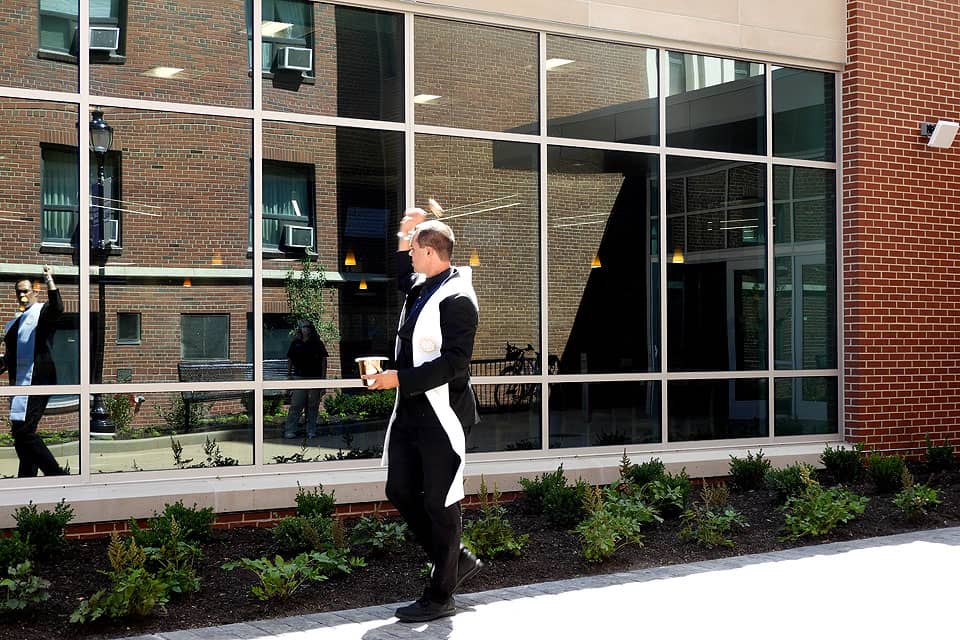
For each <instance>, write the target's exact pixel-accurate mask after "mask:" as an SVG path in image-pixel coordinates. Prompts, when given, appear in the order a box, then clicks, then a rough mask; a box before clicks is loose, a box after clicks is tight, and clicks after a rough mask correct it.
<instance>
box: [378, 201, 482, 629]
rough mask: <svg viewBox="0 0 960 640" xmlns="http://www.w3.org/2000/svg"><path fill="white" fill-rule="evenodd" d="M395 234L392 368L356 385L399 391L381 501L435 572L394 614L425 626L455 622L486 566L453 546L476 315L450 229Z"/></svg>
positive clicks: (416, 228) (407, 226)
mask: <svg viewBox="0 0 960 640" xmlns="http://www.w3.org/2000/svg"><path fill="white" fill-rule="evenodd" d="M397 235H398V236H399V237H400V242H399V245H398V247H397V284H398V286H399V288H400V291H401V292H402V293H403V294H404V296H405V302H404V305H403V310H402V311H401V315H400V323H399V328H398V329H397V340H396V352H395V357H394V360H395V362H396V367H397V368H396V369H392V370H387V371H384V372H382V373H377V374H370V375H364V376H362V378H363V379H364V380H367V381H368V382H369V383H370V385H369V387H368V388H369V389H394V388H396V389H397V400H396V404H395V405H394V409H393V415H392V416H391V418H390V423H389V424H388V426H387V434H386V439H385V442H384V446H383V451H384V456H383V462H384V464H387V485H386V494H387V498H388V499H389V500H390V502H392V503H393V505H394V506H395V507H396V508H397V511H399V512H400V515H401V516H403V519H404V520H405V521H406V522H407V524H408V525H409V526H410V529H411V530H412V531H413V533H414V535H415V536H416V538H417V541H418V542H419V543H420V545H421V546H422V547H423V549H424V551H426V553H427V556H428V557H429V559H430V561H431V562H432V564H433V570H432V572H431V574H430V582H429V586H427V588H426V589H425V590H424V592H423V595H422V596H421V597H420V599H418V600H417V601H416V602H414V603H413V604H410V605H407V606H405V607H400V608H399V609H397V612H396V615H397V618H399V619H400V620H401V621H402V622H426V621H429V620H435V619H437V618H441V617H444V616H451V615H453V614H454V613H456V606H455V605H454V601H453V594H454V592H456V591H457V589H458V588H459V587H460V585H461V584H462V583H463V582H464V581H465V580H467V579H468V578H470V577H471V576H473V575H474V574H476V573H477V572H478V571H479V570H480V569H481V567H482V566H483V564H482V563H481V562H480V561H479V560H478V559H477V558H476V557H475V556H474V555H473V554H472V553H470V551H468V550H467V549H466V548H465V547H463V545H461V544H460V536H461V533H462V522H461V513H460V501H461V500H462V499H463V497H464V491H463V470H464V461H465V460H466V443H465V437H464V429H465V428H467V427H469V426H471V425H473V424H476V423H477V422H479V416H478V415H477V403H476V398H475V396H474V394H473V389H472V388H471V387H470V359H471V357H472V355H473V340H474V336H475V335H476V332H477V324H478V321H479V307H478V305H477V296H476V294H475V293H474V291H473V284H472V283H471V272H470V269H469V268H468V267H452V266H451V264H450V259H451V256H452V253H453V247H454V243H455V239H454V235H453V231H452V230H451V229H450V227H448V226H447V225H446V224H444V223H442V222H440V221H439V220H429V221H428V220H426V213H425V212H424V211H423V210H422V209H419V208H414V209H407V210H406V211H405V212H404V217H403V220H401V223H400V232H399V233H398V234H397Z"/></svg>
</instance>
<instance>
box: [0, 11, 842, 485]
mask: <svg viewBox="0 0 960 640" xmlns="http://www.w3.org/2000/svg"><path fill="white" fill-rule="evenodd" d="M80 2H86V3H87V5H86V8H87V9H88V11H83V12H81V11H80V9H81V5H80ZM8 5H9V6H8ZM208 9H209V8H208ZM81 13H83V14H84V16H81ZM84 30H86V35H85V36H84V37H83V38H81V37H80V36H81V35H82V34H83V32H84ZM0 38H2V40H3V42H4V43H5V44H8V43H9V44H10V45H11V46H8V47H4V48H3V54H2V55H3V56H4V61H5V62H7V63H8V64H6V65H3V68H5V69H8V70H9V72H8V73H6V75H5V74H4V72H2V71H0V115H2V116H3V118H4V122H6V123H8V127H7V132H8V135H7V144H6V145H5V148H4V151H3V153H2V154H0V218H2V219H3V220H4V221H5V222H6V224H5V225H2V226H0V235H3V236H5V237H4V246H5V247H6V248H7V251H6V252H5V254H4V258H3V260H2V264H0V273H2V278H0V279H2V280H3V283H2V284H3V285H4V286H5V287H6V290H7V292H8V298H7V300H8V307H7V312H6V313H5V314H4V332H5V334H6V338H7V339H6V340H5V347H4V354H5V364H6V365H7V368H8V370H10V371H12V373H11V374H5V375H4V376H3V377H2V382H0V396H3V400H4V402H3V412H4V417H5V418H7V420H6V421H4V422H2V426H0V436H3V438H2V445H0V474H2V475H3V476H4V477H7V478H10V479H13V478H15V477H17V476H20V477H33V476H34V475H35V474H36V473H38V472H39V473H43V474H48V473H47V472H48V471H49V472H50V473H53V472H55V471H56V472H64V471H65V472H67V473H70V474H73V475H81V476H84V477H87V478H88V477H90V476H91V475H92V474H97V475H98V476H103V477H127V478H129V477H130V476H129V475H127V474H129V473H132V472H144V473H146V474H148V475H149V474H151V473H154V474H157V473H159V474H160V475H161V476H162V475H163V474H168V475H169V474H181V475H182V474H185V473H189V474H199V475H204V474H208V475H213V474H217V475H223V474H227V475H230V474H233V475H239V474H250V473H258V472H263V473H267V472H270V473H275V472H276V469H277V467H275V466H273V465H277V464H291V463H302V464H308V465H313V466H312V467H310V466H308V467H306V468H327V467H329V468H333V469H336V468H341V467H357V466H371V465H375V464H377V462H376V459H377V458H379V456H380V454H381V450H380V447H381V445H382V439H383V433H384V431H385V429H386V424H387V420H388V418H389V415H390V412H391V410H392V407H393V403H394V394H393V393H392V392H380V393H370V392H367V391H366V390H365V389H364V388H362V386H361V384H360V382H359V380H358V379H357V371H356V364H355V362H354V360H355V359H356V358H357V357H360V356H371V355H373V356H382V357H383V358H384V359H385V361H386V362H385V364H386V366H391V364H392V363H391V359H392V357H393V355H394V336H395V331H396V321H397V314H398V313H399V309H400V306H401V302H402V301H401V299H400V296H399V294H398V292H397V289H396V286H395V276H396V264H397V262H396V261H397V255H396V244H395V243H396V235H395V233H396V230H397V225H398V223H399V220H400V217H401V216H402V212H403V209H404V208H405V207H406V206H409V205H412V204H417V205H420V206H423V205H424V204H425V203H426V202H427V199H428V198H433V199H435V200H437V201H438V202H439V203H440V204H441V206H442V207H443V209H444V214H443V218H444V219H445V220H447V221H448V223H449V224H450V226H451V227H452V228H453V229H454V232H455V234H456V236H457V248H456V251H455V255H454V263H455V264H457V265H462V266H463V267H464V268H465V271H466V270H469V274H470V277H471V278H472V281H473V284H474V287H475V289H476V292H477V296H478V300H479V304H480V326H479V330H478V333H477V339H476V344H475V348H474V353H473V358H472V362H471V376H472V378H473V381H474V386H475V391H476V395H477V401H478V408H479V411H480V414H481V418H482V422H481V423H480V424H479V425H476V426H474V427H473V428H472V429H471V430H470V431H469V432H468V433H467V434H466V435H467V450H468V452H469V453H471V454H482V456H484V457H485V459H487V458H489V457H491V456H493V457H498V456H499V457H505V458H510V457H511V456H512V457H524V456H530V455H532V454H531V451H532V452H534V454H533V455H552V454H551V453H550V452H551V451H560V452H561V453H560V454H559V455H563V454H576V453H578V452H580V451H582V450H587V449H589V450H590V451H600V452H603V453H608V452H619V451H620V450H621V449H622V448H623V446H625V445H628V446H631V447H633V448H634V449H642V450H649V451H656V450H657V449H658V447H663V446H665V445H671V444H673V443H684V446H687V447H696V446H697V443H706V442H709V443H710V444H711V446H715V444H716V442H717V441H740V442H744V441H745V442H750V443H754V442H756V443H766V442H772V441H774V439H775V438H777V439H788V438H791V437H801V438H802V437H818V438H820V439H821V440H822V439H823V437H824V436H830V435H831V434H838V433H839V429H840V417H839V406H840V404H839V393H840V390H841V385H840V384H839V378H838V376H839V371H838V366H839V362H840V361H839V355H838V350H839V344H838V340H837V334H838V322H839V320H838V317H837V316H838V278H839V268H838V263H837V236H838V230H837V224H836V221H837V189H836V184H837V170H838V168H837V165H836V156H837V148H836V109H837V105H836V100H835V91H836V87H835V75H834V74H833V73H828V72H822V71H815V70H807V69H793V68H787V67H778V66H772V65H769V64H767V63H765V62H763V61H756V60H740V59H732V58H723V57H717V56H706V55H700V54H696V53H691V52H678V51H670V50H667V49H656V48H650V47H644V46H639V45H635V44H626V43H618V42H605V41H601V40H594V39H589V38H582V37H573V36H570V35H561V34H553V33H546V32H537V31H531V30H524V29H516V28H506V27H501V26H495V25H490V24H479V23H476V22H465V21H458V20H454V19H446V18H443V19H441V18H438V17H434V16H429V15H412V14H402V13H396V12H390V11H383V10H379V9H367V8H363V7H358V6H349V7H347V6H340V5H337V4H335V3H329V2H312V1H307V0H270V1H269V2H268V1H266V0H265V1H263V2H250V1H249V0H229V1H227V2H222V3H220V4H219V5H217V6H216V7H215V8H213V9H209V10H206V9H205V10H199V9H194V8H191V7H189V6H186V5H184V6H181V5H175V4H169V5H164V7H162V8H159V9H157V10H155V11H151V12H149V15H145V14H144V13H143V12H142V11H140V10H139V9H138V8H137V6H136V5H134V4H133V3H127V2H125V1H124V0H109V1H107V0H103V1H101V0H79V1H78V0H11V1H10V2H4V3H3V8H2V9H0ZM81 42H85V43H86V44H87V46H88V47H89V50H88V51H80V43H81ZM406 43H409V44H406ZM254 70H256V72H254ZM408 70H412V77H408V76H407V75H406V73H407V71H408ZM80 78H83V79H84V82H83V83H81V82H80V81H79V80H80ZM87 86H88V87H89V93H88V94H87V95H83V96H81V95H80V93H79V91H80V88H81V87H87ZM407 87H409V88H410V89H411V90H412V91H411V93H410V94H409V96H408V97H410V100H409V101H407V100H405V95H406V94H405V92H406V91H407ZM541 87H542V88H543V91H542V92H541ZM256 88H259V90H256V91H255V89H256ZM32 91H42V93H38V94H37V95H36V97H30V94H31V92H32ZM81 105H83V106H81ZM87 105H89V106H87ZM661 123H663V124H664V126H663V127H661ZM88 147H89V149H88ZM44 265H48V266H49V267H50V268H51V269H50V270H51V271H52V274H53V281H54V282H55V289H54V288H53V287H48V285H47V284H45V278H44ZM20 290H23V291H22V293H23V294H24V295H25V296H27V300H28V302H30V301H31V300H36V302H37V303H38V304H39V305H41V306H37V307H35V308H34V311H30V312H28V309H24V310H23V311H21V310H20V309H19V306H20V299H19V296H20ZM54 290H55V291H56V293H54ZM15 296H16V297H15ZM25 306H26V307H29V304H28V305H25ZM37 309H46V311H45V312H44V314H45V315H44V317H43V327H44V329H43V332H44V333H43V336H42V338H40V342H41V343H42V348H41V349H40V350H39V351H34V354H35V357H36V358H39V360H37V362H41V361H42V362H43V363H44V364H43V365H42V366H39V368H38V369H37V371H38V372H39V373H38V374H37V377H36V378H35V379H33V380H31V379H30V377H29V375H27V374H26V369H24V366H26V364H24V363H27V361H28V360H29V358H28V359H26V360H24V359H22V358H21V359H20V360H18V358H20V356H21V355H22V354H23V353H26V351H23V350H21V351H22V353H20V354H17V353H16V351H17V349H16V347H11V345H13V344H14V343H17V340H21V339H22V342H23V344H28V345H34V346H35V345H36V341H34V342H30V340H31V338H30V337H29V335H28V334H29V333H30V332H31V331H32V329H31V327H33V326H34V324H35V323H34V320H32V319H30V318H31V317H32V315H33V314H36V317H37V321H36V322H37V323H39V322H40V320H39V318H40V316H39V314H38V313H37V311H36V310H37ZM48 316H50V317H48ZM37 326H39V324H37ZM38 335H39V334H38ZM304 354H306V356H304ZM21 360H23V361H22V362H21ZM47 365H49V366H47ZM45 367H46V368H45ZM28 368H29V367H28ZM44 371H47V372H48V373H49V371H55V373H56V377H55V378H54V377H50V376H49V375H47V377H44V376H45V375H46V374H44ZM41 384H42V385H43V386H42V387H41V386H38V385H41ZM11 387H18V388H17V389H13V388H11ZM34 387H35V388H34ZM31 403H32V404H31ZM41 405H42V406H41ZM11 406H12V408H13V412H12V413H11ZM28 406H32V407H34V408H37V407H40V408H42V409H43V410H42V411H40V412H39V415H40V418H39V420H35V421H32V422H29V424H28V425H27V427H26V428H27V429H28V430H30V429H36V430H37V431H38V432H39V433H40V434H41V435H42V438H43V439H44V441H45V442H46V447H47V449H48V451H49V452H50V456H51V457H50V458H48V459H46V463H49V460H50V459H52V460H54V461H55V464H56V468H54V467H51V466H49V464H47V468H46V469H43V468H42V467H41V466H37V465H34V464H33V463H32V462H30V461H24V460H22V459H21V458H20V456H18V454H17V448H16V447H15V446H13V445H14V443H15V441H16V439H17V437H18V434H20V435H22V429H24V427H23V426H22V424H23V423H24V421H23V420H20V419H19V418H20V417H22V415H23V414H22V413H17V410H16V409H17V407H20V408H24V407H28ZM11 420H12V421H11ZM46 463H45V464H46ZM34 467H36V468H34ZM229 467H236V469H229ZM205 469H206V471H205ZM48 475H49V474H48Z"/></svg>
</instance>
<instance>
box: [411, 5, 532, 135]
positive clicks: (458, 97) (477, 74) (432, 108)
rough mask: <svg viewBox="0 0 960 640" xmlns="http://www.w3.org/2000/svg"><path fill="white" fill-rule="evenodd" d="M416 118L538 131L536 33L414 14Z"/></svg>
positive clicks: (423, 121) (453, 124) (452, 124)
mask: <svg viewBox="0 0 960 640" xmlns="http://www.w3.org/2000/svg"><path fill="white" fill-rule="evenodd" d="M415 31H416V35H415V38H414V43H415V44H414V46H415V68H416V77H415V78H414V83H415V84H414V87H415V88H414V99H413V100H414V103H415V109H416V121H417V124H432V125H439V126H446V127H465V128H468V129H489V130H491V131H510V132H513V133H539V127H540V125H539V118H538V116H537V109H538V104H539V103H538V99H537V95H538V86H539V80H538V74H537V64H538V63H537V59H538V45H537V34H536V33H533V32H528V31H516V30H512V29H502V28H498V27H487V26H482V25H477V24H467V23H464V22H453V21H449V20H436V19H433V18H420V17H418V18H416V22H415Z"/></svg>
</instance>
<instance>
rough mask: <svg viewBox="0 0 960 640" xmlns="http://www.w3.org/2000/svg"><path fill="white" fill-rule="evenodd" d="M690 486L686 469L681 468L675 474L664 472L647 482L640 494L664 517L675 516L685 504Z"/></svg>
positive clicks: (681, 511) (691, 484) (691, 486)
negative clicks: (659, 476)
mask: <svg viewBox="0 0 960 640" xmlns="http://www.w3.org/2000/svg"><path fill="white" fill-rule="evenodd" d="M692 488H693V483H691V482H690V477H689V476H688V475H687V471H686V469H681V470H680V472H679V473H677V474H671V473H665V474H663V477H662V478H660V479H658V480H653V481H651V482H648V483H647V484H645V485H644V486H643V487H642V488H641V489H640V495H641V496H642V497H643V500H644V501H645V502H646V503H647V504H649V505H650V506H652V507H653V508H654V509H656V510H657V511H658V512H659V513H660V515H661V516H663V517H664V518H676V517H677V516H679V515H680V514H681V513H683V511H684V508H685V507H686V506H687V497H688V496H689V495H690V491H691V490H692Z"/></svg>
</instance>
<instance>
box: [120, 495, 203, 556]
mask: <svg viewBox="0 0 960 640" xmlns="http://www.w3.org/2000/svg"><path fill="white" fill-rule="evenodd" d="M215 519H216V514H214V512H213V508H212V507H206V508H203V509H198V508H197V504H196V503H194V504H193V506H192V507H185V506H184V505H183V501H182V500H177V501H176V502H174V503H173V504H165V505H163V512H162V513H160V514H157V512H154V513H153V517H152V518H150V519H149V520H148V521H147V526H146V529H141V528H140V527H139V526H138V525H137V522H136V520H134V519H133V518H131V519H130V524H129V527H130V535H131V536H133V538H134V539H135V540H136V541H137V544H138V545H140V546H141V547H157V548H159V547H162V546H163V545H164V544H166V543H167V542H168V541H170V540H171V539H172V538H173V535H174V534H173V526H174V522H176V526H177V527H178V532H177V534H176V535H177V536H178V538H179V540H182V541H183V542H187V543H189V544H203V543H204V542H208V541H209V540H210V539H211V538H212V537H213V522H214V520H215Z"/></svg>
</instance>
